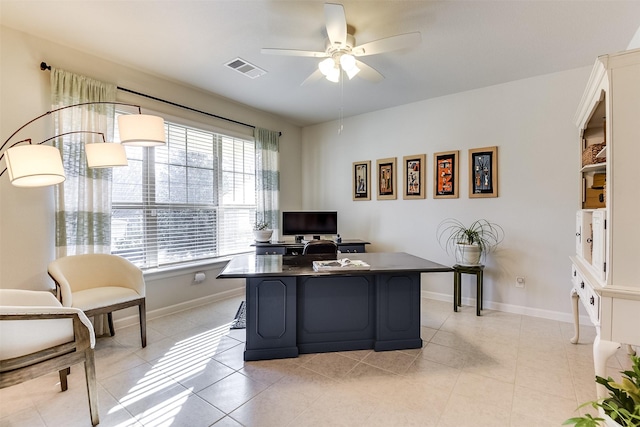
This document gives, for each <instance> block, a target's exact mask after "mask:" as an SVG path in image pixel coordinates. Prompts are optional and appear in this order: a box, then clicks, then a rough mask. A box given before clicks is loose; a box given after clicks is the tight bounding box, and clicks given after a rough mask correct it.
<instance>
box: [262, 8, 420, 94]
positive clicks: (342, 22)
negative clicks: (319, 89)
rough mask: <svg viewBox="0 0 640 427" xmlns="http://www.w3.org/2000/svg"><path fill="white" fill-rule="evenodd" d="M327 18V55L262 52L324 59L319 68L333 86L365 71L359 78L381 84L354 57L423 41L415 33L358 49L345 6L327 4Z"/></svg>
mask: <svg viewBox="0 0 640 427" xmlns="http://www.w3.org/2000/svg"><path fill="white" fill-rule="evenodd" d="M324 15H325V21H326V24H325V25H326V29H327V36H328V38H327V41H326V49H325V51H324V52H314V51H307V50H295V49H280V48H275V49H272V48H264V49H262V50H261V52H262V53H264V54H272V55H286V56H307V57H312V58H325V59H323V60H322V61H320V63H319V64H318V69H319V71H320V73H322V75H324V76H325V77H326V79H327V80H329V81H331V82H334V83H337V82H339V81H340V76H341V74H342V71H344V72H345V74H346V75H347V77H348V78H349V80H351V79H352V78H354V77H355V76H356V75H358V74H359V73H360V71H363V70H364V72H362V73H360V74H359V75H360V77H362V78H364V79H366V80H369V81H372V82H379V81H381V80H383V79H384V76H383V75H382V74H380V73H379V72H378V71H377V70H375V69H374V68H373V67H371V66H369V65H367V64H365V63H364V62H362V61H359V60H357V59H356V58H355V57H359V56H367V55H377V54H380V53H384V52H390V51H393V50H399V49H405V48H408V47H411V46H414V45H416V44H418V43H420V41H421V39H422V36H421V35H420V33H419V32H413V33H407V34H399V35H396V36H391V37H386V38H382V39H379V40H375V41H372V42H368V43H365V44H363V45H360V46H356V39H355V37H354V36H353V34H349V32H348V31H349V28H352V27H348V26H347V18H346V16H345V13H344V7H343V6H342V5H341V4H334V3H325V5H324ZM316 73H317V71H316V72H314V73H313V74H312V75H311V76H310V77H309V78H307V80H305V82H304V83H306V82H307V81H313V80H315V77H314V75H316ZM318 74H319V73H318ZM304 83H303V84H304Z"/></svg>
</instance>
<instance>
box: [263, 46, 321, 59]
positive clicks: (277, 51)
mask: <svg viewBox="0 0 640 427" xmlns="http://www.w3.org/2000/svg"><path fill="white" fill-rule="evenodd" d="M260 53H263V54H266V55H284V56H309V57H312V58H324V57H326V56H327V54H326V52H314V51H311V50H296V49H275V48H274V49H272V48H263V49H260Z"/></svg>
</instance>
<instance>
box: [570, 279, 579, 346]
mask: <svg viewBox="0 0 640 427" xmlns="http://www.w3.org/2000/svg"><path fill="white" fill-rule="evenodd" d="M579 298H580V297H579V296H578V292H576V290H575V289H571V309H572V311H573V338H571V340H569V341H570V342H571V344H577V343H578V340H579V339H580V319H579V316H578V303H579V301H578V300H579Z"/></svg>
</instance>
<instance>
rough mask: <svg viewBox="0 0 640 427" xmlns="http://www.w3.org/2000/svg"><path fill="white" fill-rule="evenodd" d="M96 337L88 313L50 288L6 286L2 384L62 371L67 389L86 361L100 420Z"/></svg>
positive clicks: (0, 339) (1, 315) (0, 332)
mask: <svg viewBox="0 0 640 427" xmlns="http://www.w3.org/2000/svg"><path fill="white" fill-rule="evenodd" d="M94 346H95V336H94V333H93V326H92V325H91V322H89V319H87V317H86V316H85V314H84V313H83V312H82V311H81V310H78V309H75V308H65V307H62V304H60V302H59V301H58V300H57V299H56V298H55V297H54V296H53V294H51V293H50V292H46V291H27V290H19V289H0V388H5V387H9V386H12V385H15V384H19V383H22V382H24V381H28V380H31V379H33V378H37V377H40V376H42V375H45V374H48V373H51V372H55V371H58V373H59V375H60V387H61V389H62V391H66V390H67V375H68V373H69V372H70V370H69V368H70V367H71V366H72V365H75V364H76V363H80V362H83V363H84V368H85V374H86V379H87V395H88V398H89V413H90V415H91V423H92V424H93V425H94V426H95V425H97V424H98V423H99V418H98V389H97V385H96V371H95V360H94V350H93V349H94Z"/></svg>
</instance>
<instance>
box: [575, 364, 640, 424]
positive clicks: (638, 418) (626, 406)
mask: <svg viewBox="0 0 640 427" xmlns="http://www.w3.org/2000/svg"><path fill="white" fill-rule="evenodd" d="M631 361H632V362H633V366H632V368H631V370H630V371H622V372H621V374H622V382H621V383H617V382H615V381H614V380H613V378H611V377H609V378H607V379H605V378H602V377H600V376H597V375H596V382H597V383H598V384H601V385H603V386H604V387H605V388H606V389H607V390H608V391H609V396H608V397H605V398H602V399H598V400H594V401H591V402H586V403H583V404H582V405H580V406H579V407H578V409H580V408H582V407H584V406H588V405H591V406H593V407H594V408H596V409H598V410H599V411H600V413H601V414H602V413H604V418H600V417H593V416H591V414H586V415H584V416H582V417H575V418H570V419H568V420H566V421H565V422H564V423H563V425H569V424H574V425H575V426H576V427H597V426H607V427H614V426H619V427H639V426H640V357H638V356H631Z"/></svg>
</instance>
